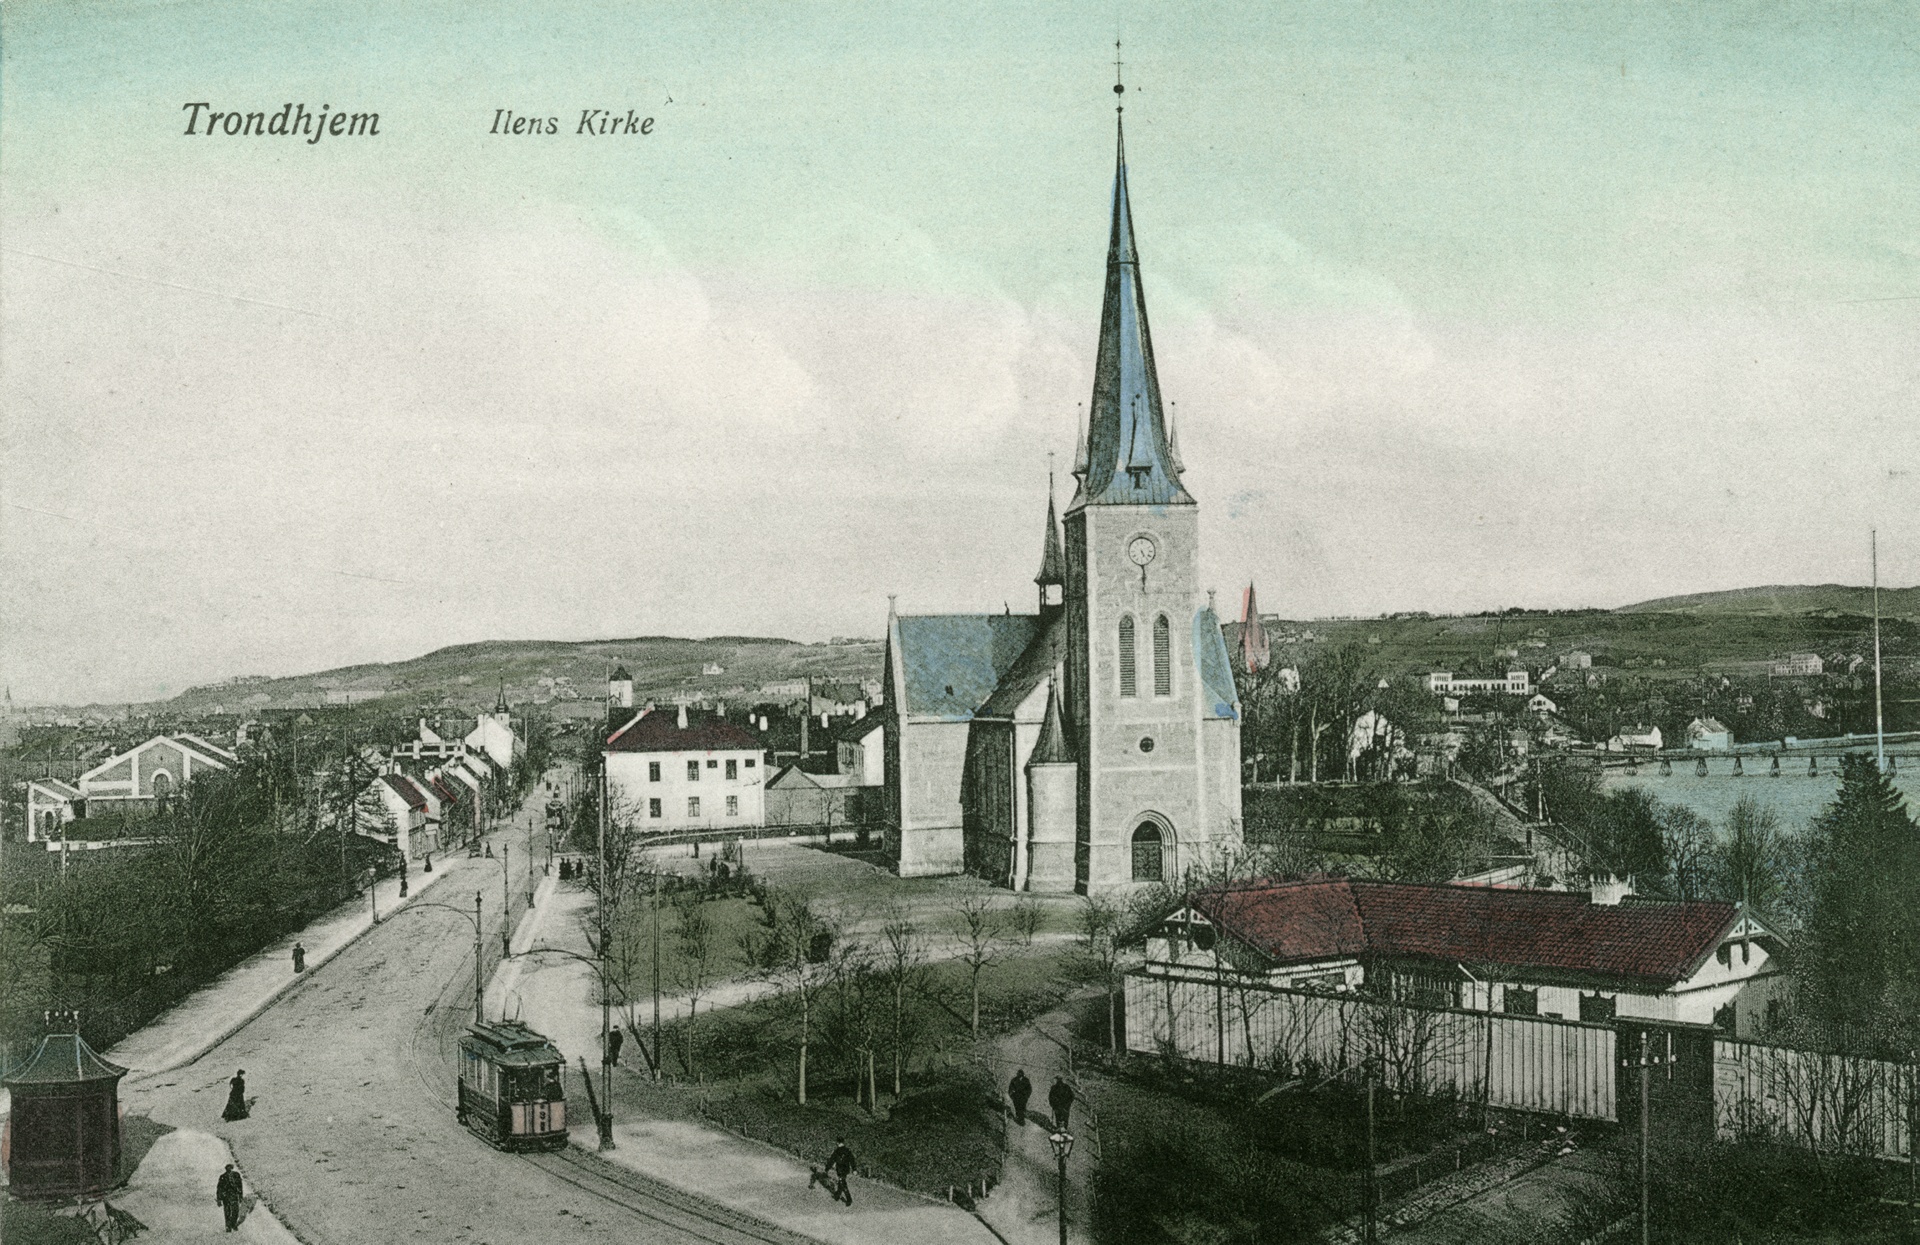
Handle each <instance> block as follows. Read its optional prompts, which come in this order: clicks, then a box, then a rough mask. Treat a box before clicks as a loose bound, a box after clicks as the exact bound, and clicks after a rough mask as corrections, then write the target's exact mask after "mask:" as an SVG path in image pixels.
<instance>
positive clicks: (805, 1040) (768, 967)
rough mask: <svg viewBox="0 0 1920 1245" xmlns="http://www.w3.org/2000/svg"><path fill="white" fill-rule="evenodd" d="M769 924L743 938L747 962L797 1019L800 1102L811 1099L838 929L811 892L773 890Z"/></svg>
mask: <svg viewBox="0 0 1920 1245" xmlns="http://www.w3.org/2000/svg"><path fill="white" fill-rule="evenodd" d="M763 911H764V913H765V923H764V924H763V925H762V927H761V928H759V929H754V930H748V931H746V933H745V934H743V935H742V938H741V948H740V949H741V951H742V953H743V954H744V956H745V958H746V961H747V963H749V964H751V965H753V966H754V967H755V969H756V970H757V971H758V972H759V973H760V975H761V976H762V977H763V978H764V979H765V980H767V981H769V982H771V983H773V986H774V988H775V989H776V990H777V991H779V996H780V998H781V1000H782V1001H784V1002H785V1003H786V1005H787V1006H788V1007H789V1008H790V1009H791V1010H792V1012H793V1014H794V1019H795V1020H796V1022H797V1026H798V1029H797V1034H796V1043H795V1045H796V1047H797V1053H798V1055H799V1060H798V1072H797V1077H796V1082H795V1083H796V1086H797V1089H798V1095H797V1096H798V1099H799V1102H800V1105H802V1106H805V1105H806V1101H807V1054H808V1049H809V1047H810V1045H811V1043H812V1040H813V1025H814V1013H815V1011H816V1009H817V1008H818V1006H819V1001H820V991H821V989H822V988H823V987H824V986H825V985H826V983H827V981H828V980H829V978H830V977H831V975H832V958H833V947H834V943H835V941H836V940H837V939H836V935H837V933H838V931H837V930H836V929H835V928H834V926H833V924H832V923H831V922H830V921H829V919H828V918H827V917H826V916H825V915H823V914H822V913H820V912H817V911H816V910H815V909H814V907H813V905H812V904H811V903H810V902H808V900H807V899H806V897H805V896H802V895H796V894H792V893H790V892H787V891H782V890H777V889H769V890H768V891H767V892H766V895H765V899H764V900H763Z"/></svg>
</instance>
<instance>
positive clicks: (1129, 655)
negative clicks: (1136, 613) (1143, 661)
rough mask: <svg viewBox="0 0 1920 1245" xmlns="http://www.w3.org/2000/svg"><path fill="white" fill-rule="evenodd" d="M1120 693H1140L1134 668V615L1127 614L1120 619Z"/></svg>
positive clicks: (1134, 694)
mask: <svg viewBox="0 0 1920 1245" xmlns="http://www.w3.org/2000/svg"><path fill="white" fill-rule="evenodd" d="M1120 694H1121V695H1122V696H1137V695H1139V694H1140V687H1139V675H1138V673H1137V672H1136V671H1135V669H1134V653H1133V615H1131V614H1127V615H1124V616H1123V617H1122V618H1121V619H1120Z"/></svg>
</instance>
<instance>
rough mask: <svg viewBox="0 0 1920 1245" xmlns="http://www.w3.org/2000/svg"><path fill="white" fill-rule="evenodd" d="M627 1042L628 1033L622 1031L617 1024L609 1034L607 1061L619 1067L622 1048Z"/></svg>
mask: <svg viewBox="0 0 1920 1245" xmlns="http://www.w3.org/2000/svg"><path fill="white" fill-rule="evenodd" d="M626 1044H627V1035H626V1034H624V1033H622V1032H620V1026H618V1025H615V1026H614V1028H613V1032H611V1033H609V1034H608V1035H607V1062H608V1063H610V1064H613V1065H614V1066H615V1067H618V1066H619V1065H620V1048H621V1047H622V1046H625V1045H626Z"/></svg>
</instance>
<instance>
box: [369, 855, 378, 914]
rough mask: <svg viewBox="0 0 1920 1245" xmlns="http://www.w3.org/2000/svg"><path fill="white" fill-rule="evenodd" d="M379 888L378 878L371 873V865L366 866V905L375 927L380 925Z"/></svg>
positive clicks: (375, 874)
mask: <svg viewBox="0 0 1920 1245" xmlns="http://www.w3.org/2000/svg"><path fill="white" fill-rule="evenodd" d="M379 886H380V876H379V875H378V874H377V873H375V872H374V871H373V866H372V865H368V866H367V903H368V904H369V905H370V906H371V907H372V909H373V923H374V924H375V925H378V924H380V891H379Z"/></svg>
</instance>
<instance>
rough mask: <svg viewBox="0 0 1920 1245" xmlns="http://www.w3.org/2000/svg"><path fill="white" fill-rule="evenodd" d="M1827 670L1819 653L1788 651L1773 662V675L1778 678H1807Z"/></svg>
mask: <svg viewBox="0 0 1920 1245" xmlns="http://www.w3.org/2000/svg"><path fill="white" fill-rule="evenodd" d="M1825 670H1826V663H1825V662H1823V661H1821V660H1820V655H1819V654H1818V653H1788V654H1787V655H1786V656H1785V657H1783V658H1781V659H1780V660H1778V661H1776V662H1774V663H1773V675H1774V677H1775V678H1778V679H1797V678H1806V677H1809V676H1812V675H1816V674H1821V673H1823V672H1824V671H1825Z"/></svg>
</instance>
